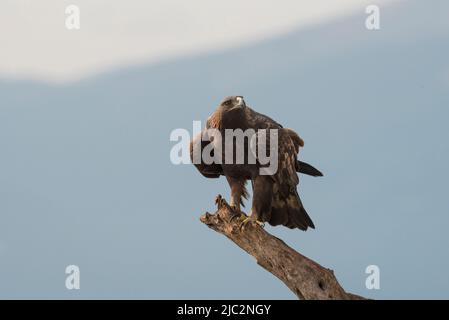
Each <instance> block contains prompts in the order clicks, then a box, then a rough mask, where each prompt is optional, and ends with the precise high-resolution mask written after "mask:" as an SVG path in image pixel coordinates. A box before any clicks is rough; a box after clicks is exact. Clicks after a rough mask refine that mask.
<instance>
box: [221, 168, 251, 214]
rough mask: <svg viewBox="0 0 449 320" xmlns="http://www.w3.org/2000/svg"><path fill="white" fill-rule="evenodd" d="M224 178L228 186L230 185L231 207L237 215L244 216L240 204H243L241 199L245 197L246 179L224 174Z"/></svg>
mask: <svg viewBox="0 0 449 320" xmlns="http://www.w3.org/2000/svg"><path fill="white" fill-rule="evenodd" d="M226 180H228V183H229V186H230V187H231V203H230V205H231V208H232V210H233V211H234V213H236V216H237V217H241V218H243V217H245V218H246V215H245V214H244V213H243V211H242V210H241V209H240V208H241V207H240V206H241V205H243V199H242V198H246V197H247V195H248V193H247V191H246V188H245V184H246V179H238V178H232V177H229V176H226Z"/></svg>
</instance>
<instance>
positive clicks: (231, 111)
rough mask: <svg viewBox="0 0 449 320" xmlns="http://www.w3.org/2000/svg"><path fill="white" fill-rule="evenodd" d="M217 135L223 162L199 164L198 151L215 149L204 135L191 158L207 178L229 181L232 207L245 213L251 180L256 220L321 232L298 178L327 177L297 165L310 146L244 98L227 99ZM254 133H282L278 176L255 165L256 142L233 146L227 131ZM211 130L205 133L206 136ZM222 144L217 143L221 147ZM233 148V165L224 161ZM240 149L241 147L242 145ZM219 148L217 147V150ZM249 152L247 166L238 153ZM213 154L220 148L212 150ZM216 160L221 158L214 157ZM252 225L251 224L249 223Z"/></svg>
mask: <svg viewBox="0 0 449 320" xmlns="http://www.w3.org/2000/svg"><path fill="white" fill-rule="evenodd" d="M210 129H215V131H216V132H219V133H220V134H221V137H222V140H220V141H221V143H222V145H221V146H222V148H221V152H222V158H221V161H216V162H212V163H210V162H209V163H206V162H205V161H203V159H202V157H201V159H200V161H193V160H194V150H195V147H194V146H197V148H199V149H200V151H201V153H202V152H203V150H205V148H206V147H208V146H209V144H211V143H212V144H214V139H215V137H213V136H212V137H210V136H209V137H208V139H205V138H204V136H205V134H204V131H203V132H202V133H201V134H200V135H198V136H197V137H195V138H194V139H193V140H192V142H191V143H190V155H191V159H192V162H193V163H194V164H195V166H196V168H197V169H198V170H199V171H200V173H201V174H202V175H203V176H205V177H207V178H218V177H220V176H222V175H224V176H225V177H226V179H227V181H228V183H229V185H230V187H231V201H230V205H231V207H232V208H233V210H234V211H235V212H236V213H241V210H240V205H243V199H242V198H245V199H247V196H248V193H247V190H246V188H245V185H246V181H247V180H251V182H252V186H253V200H252V208H251V215H250V218H248V219H250V220H255V221H256V222H259V223H264V222H268V223H269V224H270V225H273V226H276V225H284V226H286V227H288V228H291V229H293V228H298V229H301V230H307V228H308V227H310V228H315V226H314V224H313V222H312V220H311V219H310V217H309V215H308V214H307V212H306V210H305V209H304V206H303V205H302V202H301V200H300V198H299V195H298V192H297V185H298V183H299V179H298V175H297V172H300V173H304V174H308V175H311V176H322V173H321V172H320V171H318V170H317V169H315V168H314V167H312V166H311V165H309V164H307V163H305V162H301V161H299V160H298V159H297V155H298V152H299V148H300V147H303V146H304V141H303V140H302V139H301V138H300V137H299V136H298V135H297V134H296V133H295V132H294V131H293V130H291V129H287V128H283V127H282V126H281V125H280V124H279V123H277V122H276V121H274V120H273V119H271V118H269V117H267V116H265V115H263V114H260V113H258V112H256V111H254V110H253V109H251V108H250V107H248V106H247V105H246V103H245V101H244V100H243V97H242V96H230V97H226V98H225V99H223V101H222V102H221V103H220V105H219V106H218V108H217V109H216V110H215V112H214V113H213V114H212V115H211V116H210V117H209V118H208V120H207V123H206V130H207V131H210ZM248 129H253V130H254V131H255V132H256V136H257V138H259V135H260V134H259V133H258V132H265V133H266V135H268V133H267V131H269V130H272V129H276V130H275V131H276V132H277V159H276V160H277V166H276V167H277V171H276V172H274V173H273V174H268V175H267V174H261V171H260V169H261V168H262V167H263V165H262V164H261V162H260V161H259V160H260V159H258V158H256V161H255V163H254V162H250V161H249V156H250V155H251V154H250V151H248V150H250V148H248V144H249V143H250V142H249V140H250V137H247V138H248V139H245V140H244V142H243V143H242V140H240V142H239V141H237V139H234V137H233V140H232V141H227V140H226V139H225V138H224V137H227V135H226V134H227V131H228V132H229V130H233V131H235V130H241V131H245V130H248ZM206 130H205V131H206ZM216 141H217V140H215V142H216ZM266 141H267V142H266V146H265V147H266V148H265V150H268V151H270V152H271V151H272V150H271V149H270V139H268V137H267V140H266ZM230 142H232V143H233V147H232V148H233V149H232V160H233V161H231V162H230V163H228V162H226V161H224V160H223V159H224V158H225V150H226V151H228V149H226V146H227V144H229V143H230ZM239 144H240V145H239ZM215 147H216V145H215ZM238 148H240V149H242V148H243V150H244V161H243V162H238V161H237V159H236V155H237V149H238ZM212 150H213V151H212V154H213V152H214V151H215V150H217V149H216V148H212ZM213 156H214V157H215V156H216V155H213ZM248 219H246V221H248Z"/></svg>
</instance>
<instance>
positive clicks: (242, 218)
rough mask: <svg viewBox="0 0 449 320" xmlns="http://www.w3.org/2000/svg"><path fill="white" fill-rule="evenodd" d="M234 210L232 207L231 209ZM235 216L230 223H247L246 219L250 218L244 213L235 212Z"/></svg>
mask: <svg viewBox="0 0 449 320" xmlns="http://www.w3.org/2000/svg"><path fill="white" fill-rule="evenodd" d="M231 208H232V207H231ZM233 213H234V214H233V215H232V217H231V219H230V220H229V221H230V222H233V221H234V220H235V219H238V220H240V221H241V222H243V221H245V219H247V218H248V216H247V215H246V214H245V213H244V212H243V211H234V212H233Z"/></svg>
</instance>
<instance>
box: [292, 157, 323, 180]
mask: <svg viewBox="0 0 449 320" xmlns="http://www.w3.org/2000/svg"><path fill="white" fill-rule="evenodd" d="M296 172H299V173H303V174H307V175H309V176H312V177H322V176H323V174H322V173H321V171H319V170H318V169H316V168H315V167H313V166H311V165H310V164H308V163H306V162H302V161H299V160H297V161H296Z"/></svg>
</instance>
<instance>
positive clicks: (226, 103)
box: [220, 96, 246, 111]
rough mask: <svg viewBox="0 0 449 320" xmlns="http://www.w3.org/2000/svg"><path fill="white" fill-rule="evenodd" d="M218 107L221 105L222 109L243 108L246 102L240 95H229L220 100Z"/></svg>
mask: <svg viewBox="0 0 449 320" xmlns="http://www.w3.org/2000/svg"><path fill="white" fill-rule="evenodd" d="M220 107H222V108H223V109H224V111H231V110H243V109H244V108H245V107H246V104H245V100H243V97H242V96H229V97H226V98H224V99H223V100H222V101H221V103H220Z"/></svg>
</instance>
